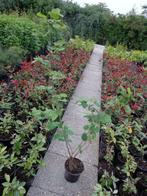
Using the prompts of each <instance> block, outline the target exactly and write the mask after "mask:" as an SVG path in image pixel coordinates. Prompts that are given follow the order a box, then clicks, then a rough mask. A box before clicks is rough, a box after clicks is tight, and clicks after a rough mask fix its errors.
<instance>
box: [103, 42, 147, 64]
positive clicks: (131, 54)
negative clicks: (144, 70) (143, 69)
mask: <svg viewBox="0 0 147 196" xmlns="http://www.w3.org/2000/svg"><path fill="white" fill-rule="evenodd" d="M106 52H107V53H108V55H109V56H110V57H113V58H119V59H122V60H125V59H127V60H129V61H131V62H135V63H137V64H140V65H142V64H143V65H144V66H147V51H140V50H130V51H128V50H127V48H126V47H124V46H122V45H117V46H116V47H112V46H107V48H106Z"/></svg>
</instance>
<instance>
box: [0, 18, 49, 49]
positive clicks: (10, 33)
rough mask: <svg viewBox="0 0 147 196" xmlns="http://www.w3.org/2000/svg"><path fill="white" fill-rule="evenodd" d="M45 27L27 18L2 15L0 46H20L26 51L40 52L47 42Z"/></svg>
mask: <svg viewBox="0 0 147 196" xmlns="http://www.w3.org/2000/svg"><path fill="white" fill-rule="evenodd" d="M47 39H48V38H47V36H46V32H45V29H44V27H43V25H41V24H36V23H35V22H33V21H32V20H31V19H29V18H27V17H25V16H21V17H19V16H17V15H5V14H2V15H0V45H1V47H4V48H9V47H12V46H20V47H22V48H23V49H24V50H26V51H29V52H32V51H38V50H39V49H40V48H41V47H43V46H44V45H45V44H46V42H47Z"/></svg>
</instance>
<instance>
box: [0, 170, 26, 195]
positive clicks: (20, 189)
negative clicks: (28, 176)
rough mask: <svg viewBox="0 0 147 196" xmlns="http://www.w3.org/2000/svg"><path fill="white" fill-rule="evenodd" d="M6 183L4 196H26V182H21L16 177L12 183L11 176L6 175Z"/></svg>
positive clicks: (4, 184)
mask: <svg viewBox="0 0 147 196" xmlns="http://www.w3.org/2000/svg"><path fill="white" fill-rule="evenodd" d="M5 179H6V182H4V183H3V184H2V185H3V187H4V190H3V193H2V196H12V195H19V196H24V194H25V193H26V191H25V188H24V185H25V183H24V182H19V181H18V180H17V179H16V177H14V178H13V179H12V181H11V179H10V176H9V175H7V174H5Z"/></svg>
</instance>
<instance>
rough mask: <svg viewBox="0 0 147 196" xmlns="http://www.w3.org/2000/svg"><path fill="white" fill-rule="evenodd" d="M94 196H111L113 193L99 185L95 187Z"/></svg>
mask: <svg viewBox="0 0 147 196" xmlns="http://www.w3.org/2000/svg"><path fill="white" fill-rule="evenodd" d="M92 196H111V192H110V191H107V190H106V189H105V188H103V187H102V185H101V184H99V183H97V184H96V186H95V187H94V192H93V193H92Z"/></svg>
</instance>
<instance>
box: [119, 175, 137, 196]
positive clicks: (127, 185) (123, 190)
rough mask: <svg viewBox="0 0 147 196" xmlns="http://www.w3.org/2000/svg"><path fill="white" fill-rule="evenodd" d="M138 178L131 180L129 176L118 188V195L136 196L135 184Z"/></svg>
mask: <svg viewBox="0 0 147 196" xmlns="http://www.w3.org/2000/svg"><path fill="white" fill-rule="evenodd" d="M137 181H138V178H136V179H133V178H132V177H131V176H130V177H128V178H126V179H125V180H124V183H123V185H122V184H121V185H120V187H119V194H120V195H122V196H135V195H137V189H136V186H135V185H136V183H137Z"/></svg>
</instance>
